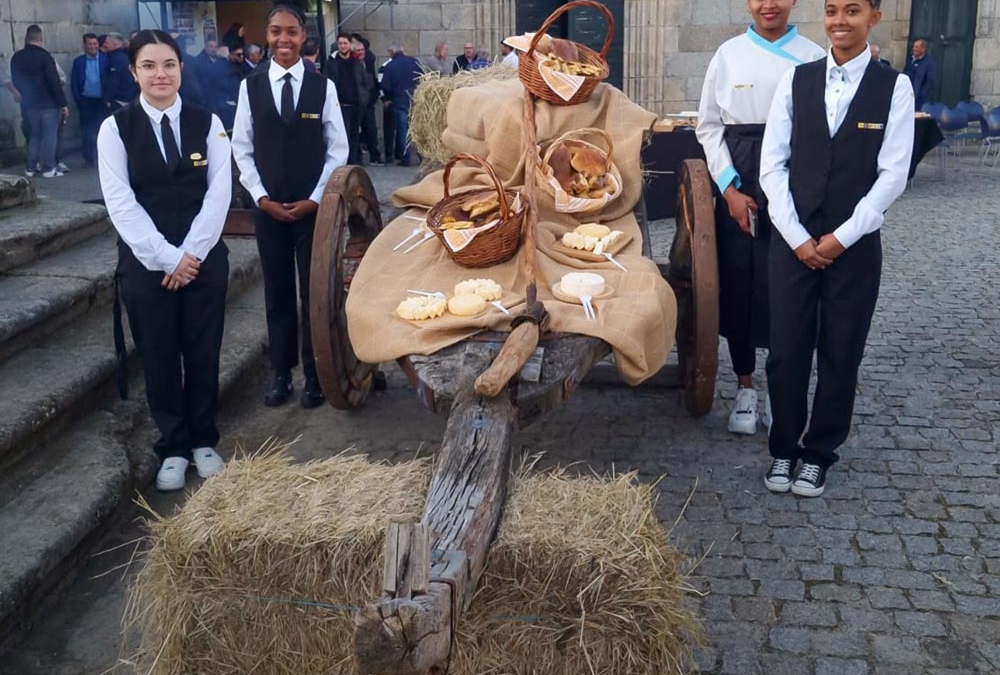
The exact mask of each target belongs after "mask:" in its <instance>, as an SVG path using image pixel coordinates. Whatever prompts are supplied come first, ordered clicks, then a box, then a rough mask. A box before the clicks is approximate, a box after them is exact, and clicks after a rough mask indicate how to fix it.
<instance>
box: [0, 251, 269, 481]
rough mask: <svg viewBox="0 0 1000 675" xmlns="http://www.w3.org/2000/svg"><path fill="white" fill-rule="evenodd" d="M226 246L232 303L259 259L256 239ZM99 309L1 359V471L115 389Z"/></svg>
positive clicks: (253, 276)
mask: <svg viewBox="0 0 1000 675" xmlns="http://www.w3.org/2000/svg"><path fill="white" fill-rule="evenodd" d="M227 244H228V245H229V250H230V253H229V264H230V276H229V279H230V289H229V298H230V303H232V302H233V301H234V300H236V299H238V297H239V296H240V294H241V293H242V292H243V291H244V290H245V289H246V288H247V287H248V286H249V285H251V284H253V283H254V282H256V281H257V280H258V279H260V262H259V259H258V255H257V248H256V244H255V242H254V241H253V240H248V239H234V240H228V241H227ZM43 262H45V261H43ZM14 278H17V277H14ZM88 283H96V282H88ZM104 283H105V285H106V284H107V283H108V282H107V281H105V282H104ZM97 285H100V284H97ZM237 304H238V303H237ZM98 307H100V308H99V309H96V311H89V312H86V313H84V314H83V315H82V316H79V317H78V318H76V319H74V320H73V321H72V322H71V323H69V324H67V325H65V326H63V327H62V328H61V329H60V330H56V331H54V332H51V333H49V334H48V335H45V336H44V337H42V338H40V339H37V340H34V341H32V342H31V343H30V344H29V345H28V346H27V347H26V348H25V349H22V350H21V351H18V352H17V353H16V354H14V355H13V356H11V357H10V358H8V359H6V360H4V361H0V473H2V471H3V469H4V467H5V466H10V465H11V464H12V463H13V462H14V461H16V460H17V458H18V457H19V456H20V455H23V454H24V453H25V452H26V451H28V450H30V449H31V447H33V446H35V445H37V444H38V443H43V442H44V441H45V440H46V439H47V438H49V437H51V434H52V433H53V432H56V431H58V429H59V426H60V423H62V422H64V421H65V420H68V419H71V418H72V417H73V413H74V412H76V413H79V412H81V411H83V410H87V409H92V407H93V403H92V399H93V396H92V394H93V393H94V392H95V391H96V390H98V389H100V388H101V387H102V386H105V387H107V388H109V389H110V388H112V387H113V380H114V375H115V372H116V359H115V351H114V340H113V333H112V321H111V309H110V307H108V306H107V305H106V303H105V305H104V306H103V307H101V306H100V305H98ZM51 320H52V321H57V320H58V319H51ZM127 333H128V331H127V330H126V334H127ZM130 349H131V346H130Z"/></svg>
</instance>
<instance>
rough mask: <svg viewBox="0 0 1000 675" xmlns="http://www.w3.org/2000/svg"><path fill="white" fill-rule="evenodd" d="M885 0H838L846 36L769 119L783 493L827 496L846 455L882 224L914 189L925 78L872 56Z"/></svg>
mask: <svg viewBox="0 0 1000 675" xmlns="http://www.w3.org/2000/svg"><path fill="white" fill-rule="evenodd" d="M880 4H881V0H826V10H825V11H826V22H825V23H826V32H827V35H828V36H829V37H830V41H831V43H832V45H833V46H832V48H831V49H830V52H829V53H828V54H827V56H826V57H825V58H824V59H821V60H819V61H815V62H813V63H809V64H806V65H803V66H799V67H797V68H796V69H795V70H794V71H792V72H789V73H786V74H785V76H784V77H783V78H782V80H781V82H780V84H779V85H778V90H777V92H776V93H775V96H774V102H773V104H772V106H771V111H770V114H769V115H768V119H767V131H766V132H765V134H764V145H763V148H762V149H761V163H760V183H761V186H762V187H763V188H764V192H765V193H766V194H767V197H768V200H769V208H770V212H771V220H772V222H773V223H774V227H775V229H776V230H777V231H778V234H779V235H780V236H776V237H774V238H773V239H772V242H771V257H770V272H771V277H770V278H771V288H770V297H771V346H770V354H769V356H768V360H767V379H768V385H769V387H770V393H771V404H772V412H773V416H774V421H773V423H772V426H771V432H770V436H769V439H768V445H769V448H770V451H771V456H772V458H773V459H772V462H771V465H770V467H769V469H768V471H767V473H766V475H765V478H764V483H765V485H766V486H767V488H768V489H769V490H771V491H772V492H788V491H789V490H790V491H791V492H793V493H794V494H797V495H799V496H802V497H818V496H819V495H821V494H823V491H824V488H825V485H826V473H827V469H828V468H829V467H830V466H832V465H833V464H834V463H835V462H836V461H837V460H838V459H839V457H838V455H837V453H836V450H837V448H838V447H839V446H840V445H841V444H842V443H843V442H844V441H845V440H846V439H847V436H848V433H849V432H850V429H851V417H852V415H853V412H854V397H855V391H856V387H857V379H858V368H859V367H860V365H861V359H862V357H863V356H864V349H865V342H866V341H867V339H868V331H869V329H870V327H871V320H872V316H873V314H874V312H875V303H876V301H877V300H878V292H879V282H880V278H881V270H882V240H881V238H880V229H881V227H882V222H883V220H884V214H885V212H886V210H888V208H889V207H890V206H891V205H892V203H893V202H894V201H895V200H896V198H897V197H899V195H901V194H902V193H903V190H904V189H905V188H906V180H907V173H908V171H909V167H910V155H911V154H912V151H913V127H914V123H913V119H914V100H913V87H912V86H911V84H910V81H909V79H908V78H907V77H906V76H905V75H900V74H899V73H897V72H896V71H894V70H892V69H891V68H887V67H885V66H884V65H882V64H879V62H878V61H875V60H873V59H872V57H871V53H870V51H869V50H870V47H869V45H868V42H867V40H868V35H869V33H870V32H871V29H872V28H874V27H875V26H876V25H877V24H878V22H879V20H880V19H881V16H882V13H881V11H880ZM814 354H815V357H816V364H817V380H816V394H815V396H814V398H813V406H812V415H811V417H810V416H809V414H808V413H809V411H808V391H809V376H810V373H811V372H812V364H813V355H814ZM807 422H808V430H807V428H806V424H807ZM803 432H805V436H804V437H803V435H802V434H803ZM800 461H801V462H802V465H801V467H800V468H799V469H798V472H797V473H796V472H795V466H796V464H797V463H798V462H800Z"/></svg>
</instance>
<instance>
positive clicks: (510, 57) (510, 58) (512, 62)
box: [448, 49, 520, 75]
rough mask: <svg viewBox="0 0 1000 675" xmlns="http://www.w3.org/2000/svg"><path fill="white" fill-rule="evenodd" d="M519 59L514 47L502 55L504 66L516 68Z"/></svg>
mask: <svg viewBox="0 0 1000 675" xmlns="http://www.w3.org/2000/svg"><path fill="white" fill-rule="evenodd" d="M519 61H520V59H519V58H518V56H517V50H516V49H511V50H510V53H509V54H507V56H505V57H503V64H504V65H505V66H513V67H514V68H517V64H518V62H519ZM448 74H449V75H451V73H448Z"/></svg>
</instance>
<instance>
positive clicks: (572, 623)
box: [126, 455, 697, 675]
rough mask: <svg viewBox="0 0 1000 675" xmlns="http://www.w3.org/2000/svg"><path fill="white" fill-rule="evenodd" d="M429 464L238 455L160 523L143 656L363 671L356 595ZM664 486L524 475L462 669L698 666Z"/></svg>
mask: <svg viewBox="0 0 1000 675" xmlns="http://www.w3.org/2000/svg"><path fill="white" fill-rule="evenodd" d="M429 478H430V464H429V463H428V462H426V461H418V462H410V463H405V464H400V465H395V466H390V465H386V464H371V463H369V462H367V461H366V460H365V459H364V458H362V457H357V456H354V457H347V456H341V457H337V458H334V459H330V460H325V461H322V462H314V463H309V464H299V465H295V464H292V463H291V462H290V461H289V460H288V459H287V458H285V457H283V456H280V455H268V456H261V457H256V458H250V459H246V460H240V461H234V462H231V463H230V464H229V465H228V467H227V469H226V471H225V472H224V473H223V474H222V475H220V476H218V477H216V478H213V479H212V480H210V481H208V482H207V483H206V484H205V485H204V486H203V487H202V489H201V490H200V491H199V492H198V493H196V494H195V495H194V496H192V498H191V499H190V500H189V501H188V503H187V505H186V506H185V507H184V508H183V509H182V510H181V511H180V512H179V513H178V514H177V515H175V516H172V517H170V518H154V519H153V520H152V521H151V522H150V539H151V541H152V546H151V548H150V549H149V551H148V552H147V554H146V558H145V566H144V568H143V569H142V570H141V572H140V573H139V574H138V575H137V577H136V579H135V582H134V583H133V585H132V588H131V590H130V600H129V607H128V610H127V619H126V621H127V623H129V624H133V625H135V626H137V627H138V628H139V629H140V632H141V636H142V642H141V649H140V654H139V655H138V657H137V661H138V663H139V665H140V666H141V672H144V673H149V674H150V675H194V674H196V673H207V672H211V673H213V675H237V674H239V675H244V674H245V673H249V672H254V673H267V674H268V675H277V674H284V673H288V674H289V675H291V674H293V673H294V674H295V675H314V674H316V675H319V674H324V675H326V674H333V673H337V674H346V673H356V672H357V670H356V667H355V665H354V662H353V651H352V640H353V633H354V623H353V614H354V612H353V608H356V607H360V606H362V605H364V604H366V603H368V602H371V601H373V600H374V599H376V598H377V597H378V589H379V587H380V582H381V579H380V574H381V568H382V543H383V537H384V528H385V525H386V523H388V522H390V521H393V520H397V521H405V520H417V519H419V517H420V515H421V513H422V511H423V503H424V500H425V497H426V491H427V485H428V482H429ZM653 494H654V492H653V488H652V487H651V486H648V485H640V484H637V482H636V481H635V477H634V476H633V475H625V476H620V477H617V478H614V479H599V478H594V477H591V478H570V477H568V476H566V475H565V474H562V473H558V472H557V473H550V474H544V475H522V476H520V477H518V478H517V479H516V480H515V481H514V482H513V486H512V493H511V495H510V497H509V499H508V502H507V504H506V506H505V513H504V517H503V520H502V522H501V526H500V530H499V532H498V535H497V541H496V543H495V544H494V546H493V549H492V551H491V553H490V557H489V559H488V561H487V567H486V572H485V573H484V575H483V578H482V580H481V582H480V590H479V592H478V593H477V596H476V599H475V600H474V602H473V603H472V606H471V608H470V610H469V613H468V614H467V615H466V617H465V618H464V619H463V620H462V621H461V622H460V624H459V635H458V640H457V643H456V645H455V652H454V661H453V664H452V668H451V671H450V672H452V673H455V674H458V675H484V674H485V673H497V674H500V673H503V674H505V675H521V674H523V675H528V674H532V675H556V674H559V675H563V674H565V675H583V674H585V673H600V674H601V675H605V674H612V673H629V674H630V675H633V674H636V673H648V674H650V675H652V674H653V673H657V674H661V673H682V672H687V668H688V666H689V665H690V648H691V645H692V642H693V640H694V639H695V638H696V634H697V627H696V624H695V623H694V622H693V620H692V619H691V617H690V616H689V615H688V613H687V612H686V610H685V607H684V585H683V577H682V574H681V573H680V570H679V561H680V558H679V556H678V554H676V553H675V552H673V551H672V550H671V549H670V548H669V546H668V545H667V540H666V535H665V533H664V531H663V528H662V527H661V526H660V524H659V523H658V522H657V520H656V517H655V513H654V510H653V509H654V502H655V499H654V497H653ZM567 514H572V517H569V518H568V517H567Z"/></svg>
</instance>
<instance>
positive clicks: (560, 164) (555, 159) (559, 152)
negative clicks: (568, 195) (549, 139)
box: [549, 143, 576, 192]
mask: <svg viewBox="0 0 1000 675" xmlns="http://www.w3.org/2000/svg"><path fill="white" fill-rule="evenodd" d="M572 161H573V156H572V155H571V154H570V152H569V148H567V147H566V145H565V144H563V143H560V144H559V145H557V146H556V147H555V148H553V149H552V154H550V155H549V167H550V168H551V169H552V175H553V176H554V177H555V179H556V180H557V181H559V185H560V186H561V187H562V189H563V191H564V192H569V191H570V190H571V189H572V185H573V179H574V177H575V174H576V172H575V171H573V165H572Z"/></svg>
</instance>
